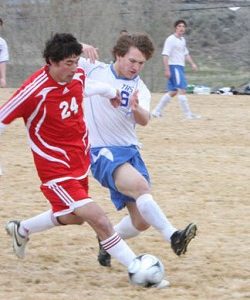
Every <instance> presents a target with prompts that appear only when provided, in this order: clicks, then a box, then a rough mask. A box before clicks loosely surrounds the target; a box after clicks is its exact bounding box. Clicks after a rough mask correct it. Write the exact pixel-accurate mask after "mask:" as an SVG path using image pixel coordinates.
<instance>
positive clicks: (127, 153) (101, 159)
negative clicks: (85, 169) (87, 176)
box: [90, 146, 150, 210]
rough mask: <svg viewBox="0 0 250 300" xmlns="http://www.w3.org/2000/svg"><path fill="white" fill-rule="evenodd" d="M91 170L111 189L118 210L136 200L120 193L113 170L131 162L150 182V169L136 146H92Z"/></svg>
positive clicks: (112, 198) (97, 178)
mask: <svg viewBox="0 0 250 300" xmlns="http://www.w3.org/2000/svg"><path fill="white" fill-rule="evenodd" d="M90 152H91V171H92V174H93V176H94V178H95V179H96V180H98V181H99V182H100V183H101V185H102V186H105V187H107V188H108V189H109V191H110V196H111V200H112V202H113V203H114V205H115V207H116V209H117V210H120V209H122V208H123V207H125V205H126V202H129V201H130V202H131V201H133V202H134V201H135V199H133V198H130V197H128V196H126V195H124V194H122V193H120V192H119V191H118V190H117V188H116V186H115V182H114V178H113V172H114V171H115V169H116V168H117V167H119V166H120V165H123V164H124V163H130V164H131V165H132V166H133V167H134V168H135V169H136V170H137V171H138V172H139V173H140V174H141V175H142V176H143V177H144V178H145V179H146V180H147V181H148V182H149V183H150V179H149V174H148V170H147V168H146V166H145V164H144V162H143V160H142V158H141V155H140V152H139V151H138V149H137V147H136V146H127V147H119V146H112V147H97V148H91V151H90Z"/></svg>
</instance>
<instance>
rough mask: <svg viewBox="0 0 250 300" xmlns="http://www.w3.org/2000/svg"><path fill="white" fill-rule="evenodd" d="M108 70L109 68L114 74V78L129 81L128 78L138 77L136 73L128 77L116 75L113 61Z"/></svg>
mask: <svg viewBox="0 0 250 300" xmlns="http://www.w3.org/2000/svg"><path fill="white" fill-rule="evenodd" d="M110 70H111V72H112V73H113V75H114V76H115V78H116V79H122V80H128V81H130V80H135V79H136V78H137V77H138V75H136V76H135V77H134V78H132V79H129V78H126V77H122V76H118V75H117V74H116V72H115V68H114V63H112V64H110Z"/></svg>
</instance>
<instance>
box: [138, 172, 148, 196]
mask: <svg viewBox="0 0 250 300" xmlns="http://www.w3.org/2000/svg"><path fill="white" fill-rule="evenodd" d="M135 185H136V187H135V190H136V191H137V193H138V197H139V196H140V195H143V194H148V193H150V187H149V184H148V182H147V180H146V179H145V178H144V177H141V178H139V179H138V180H137V181H136V184H135ZM138 197H136V198H138Z"/></svg>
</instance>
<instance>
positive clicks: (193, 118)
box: [185, 114, 201, 120]
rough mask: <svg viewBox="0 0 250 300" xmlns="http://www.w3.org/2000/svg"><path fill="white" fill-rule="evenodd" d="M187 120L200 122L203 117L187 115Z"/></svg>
mask: <svg viewBox="0 0 250 300" xmlns="http://www.w3.org/2000/svg"><path fill="white" fill-rule="evenodd" d="M185 119H186V120H199V119H201V116H200V115H196V114H190V115H187V116H186V118H185Z"/></svg>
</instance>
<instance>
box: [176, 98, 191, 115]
mask: <svg viewBox="0 0 250 300" xmlns="http://www.w3.org/2000/svg"><path fill="white" fill-rule="evenodd" d="M178 100H179V103H180V106H181V109H182V111H183V113H184V115H185V116H186V117H187V116H190V115H192V112H191V110H190V108H189V104H188V98H187V96H186V95H178Z"/></svg>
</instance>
